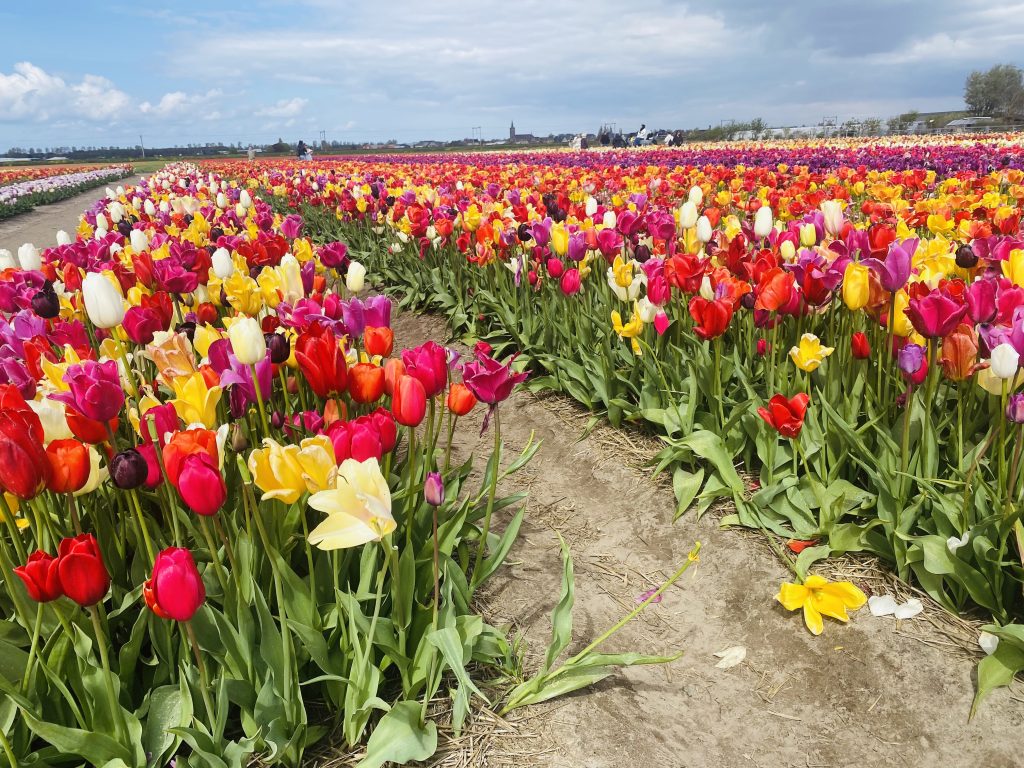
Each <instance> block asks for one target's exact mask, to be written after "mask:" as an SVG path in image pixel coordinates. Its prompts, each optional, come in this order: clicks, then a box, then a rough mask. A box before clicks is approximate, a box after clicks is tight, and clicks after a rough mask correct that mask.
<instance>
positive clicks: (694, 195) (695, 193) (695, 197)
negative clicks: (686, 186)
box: [686, 186, 704, 207]
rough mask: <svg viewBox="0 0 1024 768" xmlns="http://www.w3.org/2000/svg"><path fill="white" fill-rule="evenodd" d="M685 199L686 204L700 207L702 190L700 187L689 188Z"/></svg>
mask: <svg viewBox="0 0 1024 768" xmlns="http://www.w3.org/2000/svg"><path fill="white" fill-rule="evenodd" d="M686 199H687V201H688V202H691V203H693V204H694V205H695V206H698V207H699V206H700V204H701V203H702V202H704V190H703V189H701V188H700V187H696V186H695V187H690V192H689V194H687V196H686Z"/></svg>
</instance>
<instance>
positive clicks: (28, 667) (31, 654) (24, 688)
mask: <svg viewBox="0 0 1024 768" xmlns="http://www.w3.org/2000/svg"><path fill="white" fill-rule="evenodd" d="M42 626H43V604H42V603H37V604H36V622H35V625H34V626H33V627H32V643H31V645H30V646H29V649H28V661H27V662H26V663H25V675H24V676H23V677H22V678H21V692H22V693H23V694H26V695H27V694H28V683H29V679H30V678H31V677H32V662H33V661H34V660H35V657H36V651H37V650H38V649H39V632H40V630H41V629H42Z"/></svg>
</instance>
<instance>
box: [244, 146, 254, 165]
mask: <svg viewBox="0 0 1024 768" xmlns="http://www.w3.org/2000/svg"><path fill="white" fill-rule="evenodd" d="M245 155H246V157H248V158H249V162H250V163H251V162H253V161H254V160H255V159H256V147H254V146H253V145H252V144H250V145H249V148H248V149H247V150H245Z"/></svg>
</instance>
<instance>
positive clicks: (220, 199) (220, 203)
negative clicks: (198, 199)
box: [217, 192, 228, 210]
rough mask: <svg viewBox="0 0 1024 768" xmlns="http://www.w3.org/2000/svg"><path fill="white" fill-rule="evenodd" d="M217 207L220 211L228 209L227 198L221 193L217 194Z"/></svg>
mask: <svg viewBox="0 0 1024 768" xmlns="http://www.w3.org/2000/svg"><path fill="white" fill-rule="evenodd" d="M217 207H218V208H220V209H221V210H223V209H224V208H227V207H228V198H227V196H225V194H224V193H223V192H218V193H217Z"/></svg>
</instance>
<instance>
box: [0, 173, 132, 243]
mask: <svg viewBox="0 0 1024 768" xmlns="http://www.w3.org/2000/svg"><path fill="white" fill-rule="evenodd" d="M136 181H137V178H136V177H134V176H129V177H128V178H127V179H121V180H119V181H116V182H111V184H110V185H109V186H110V187H111V189H113V188H114V187H116V186H118V185H122V186H124V185H127V184H134V183H135V182H136ZM104 188H105V187H102V186H101V187H95V188H93V189H90V190H89V191H88V192H83V193H82V194H80V195H76V196H75V197H70V198H68V199H67V200H62V201H61V202H59V203H54V204H53V205H41V206H39V207H38V208H35V209H33V210H31V211H28V212H26V213H22V214H19V215H17V216H13V217H12V218H10V219H4V220H3V221H0V248H6V249H7V250H9V251H10V252H11V253H15V254H16V253H17V252H18V248H20V247H21V246H22V245H23V244H24V243H32V244H33V245H35V246H36V247H37V248H39V249H40V250H42V249H43V248H50V247H52V246H54V245H56V244H57V231H58V230H60V229H63V230H64V231H66V232H68V233H70V234H72V235H73V234H74V232H75V228H76V227H78V217H79V216H81V215H82V212H83V211H84V210H85V209H86V208H89V207H90V206H91V205H92V204H93V203H95V202H96V201H97V200H99V199H100V198H101V197H102V196H103V190H104Z"/></svg>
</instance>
